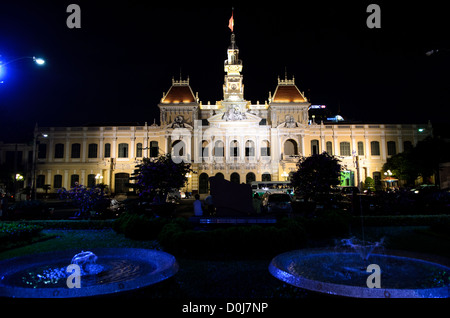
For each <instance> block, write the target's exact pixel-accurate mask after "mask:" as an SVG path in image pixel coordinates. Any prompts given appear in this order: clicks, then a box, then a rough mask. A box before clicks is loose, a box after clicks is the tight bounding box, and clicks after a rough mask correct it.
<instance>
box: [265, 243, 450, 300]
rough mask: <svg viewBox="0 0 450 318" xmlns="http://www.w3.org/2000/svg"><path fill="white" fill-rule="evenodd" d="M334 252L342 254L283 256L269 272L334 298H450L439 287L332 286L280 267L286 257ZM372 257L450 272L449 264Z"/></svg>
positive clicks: (307, 253) (446, 290)
mask: <svg viewBox="0 0 450 318" xmlns="http://www.w3.org/2000/svg"><path fill="white" fill-rule="evenodd" d="M330 253H336V254H339V253H340V252H332V251H331V250H330V249H304V250H294V251H290V252H286V253H282V254H279V255H277V256H276V257H274V258H273V259H272V261H271V262H270V264H269V268H268V269H269V272H270V273H271V274H272V275H273V276H274V277H275V278H277V279H279V280H281V281H283V282H285V283H288V284H290V285H293V286H296V287H300V288H304V289H307V290H311V291H315V292H320V293H326V294H330V295H337V296H345V297H354V298H449V297H450V286H446V287H437V288H423V289H420V288H417V289H396V288H368V287H359V286H352V285H345V284H336V283H328V282H323V281H320V280H313V279H309V278H306V277H302V276H297V275H294V274H291V273H289V272H288V271H287V270H284V269H283V268H282V266H280V265H281V262H280V259H282V258H283V257H289V256H290V255H292V254H297V255H298V254H301V255H305V256H307V257H314V256H318V255H329V254H330ZM340 254H351V255H358V253H340ZM372 255H373V256H379V257H392V258H400V259H405V260H412V261H416V262H423V263H428V264H432V265H435V266H438V267H442V268H444V269H447V270H450V268H449V267H447V266H445V265H442V264H439V263H434V262H430V261H426V260H422V259H417V258H412V257H404V256H397V255H389V254H387V255H385V254H372ZM369 263H370V260H369ZM367 275H370V273H367Z"/></svg>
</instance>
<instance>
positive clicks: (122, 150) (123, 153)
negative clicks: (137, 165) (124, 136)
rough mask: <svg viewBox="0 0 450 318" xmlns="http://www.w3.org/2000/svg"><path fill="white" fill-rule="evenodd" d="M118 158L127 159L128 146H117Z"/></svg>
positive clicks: (122, 144)
mask: <svg viewBox="0 0 450 318" xmlns="http://www.w3.org/2000/svg"><path fill="white" fill-rule="evenodd" d="M119 158H128V144H126V143H121V144H119Z"/></svg>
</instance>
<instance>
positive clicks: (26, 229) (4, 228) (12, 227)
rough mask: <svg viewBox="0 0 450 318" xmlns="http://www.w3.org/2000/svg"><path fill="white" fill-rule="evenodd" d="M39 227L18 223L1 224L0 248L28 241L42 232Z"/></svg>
mask: <svg viewBox="0 0 450 318" xmlns="http://www.w3.org/2000/svg"><path fill="white" fill-rule="evenodd" d="M42 229H43V228H42V227H41V226H39V225H30V224H25V223H18V222H2V223H0V246H4V245H6V244H9V243H15V242H19V241H27V240H30V239H31V238H33V237H34V236H37V235H39V233H40V232H41V231H42Z"/></svg>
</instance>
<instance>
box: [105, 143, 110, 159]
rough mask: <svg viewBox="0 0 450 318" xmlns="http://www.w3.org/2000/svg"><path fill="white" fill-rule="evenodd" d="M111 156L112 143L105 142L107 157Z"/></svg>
mask: <svg viewBox="0 0 450 318" xmlns="http://www.w3.org/2000/svg"><path fill="white" fill-rule="evenodd" d="M109 157H111V144H110V143H106V144H105V158H109Z"/></svg>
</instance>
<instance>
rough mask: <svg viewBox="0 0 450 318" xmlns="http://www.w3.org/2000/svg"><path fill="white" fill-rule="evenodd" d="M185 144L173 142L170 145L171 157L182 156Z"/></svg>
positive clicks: (178, 141)
mask: <svg viewBox="0 0 450 318" xmlns="http://www.w3.org/2000/svg"><path fill="white" fill-rule="evenodd" d="M185 148H186V144H185V143H184V141H182V140H175V141H174V142H173V143H172V156H184V155H185Z"/></svg>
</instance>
